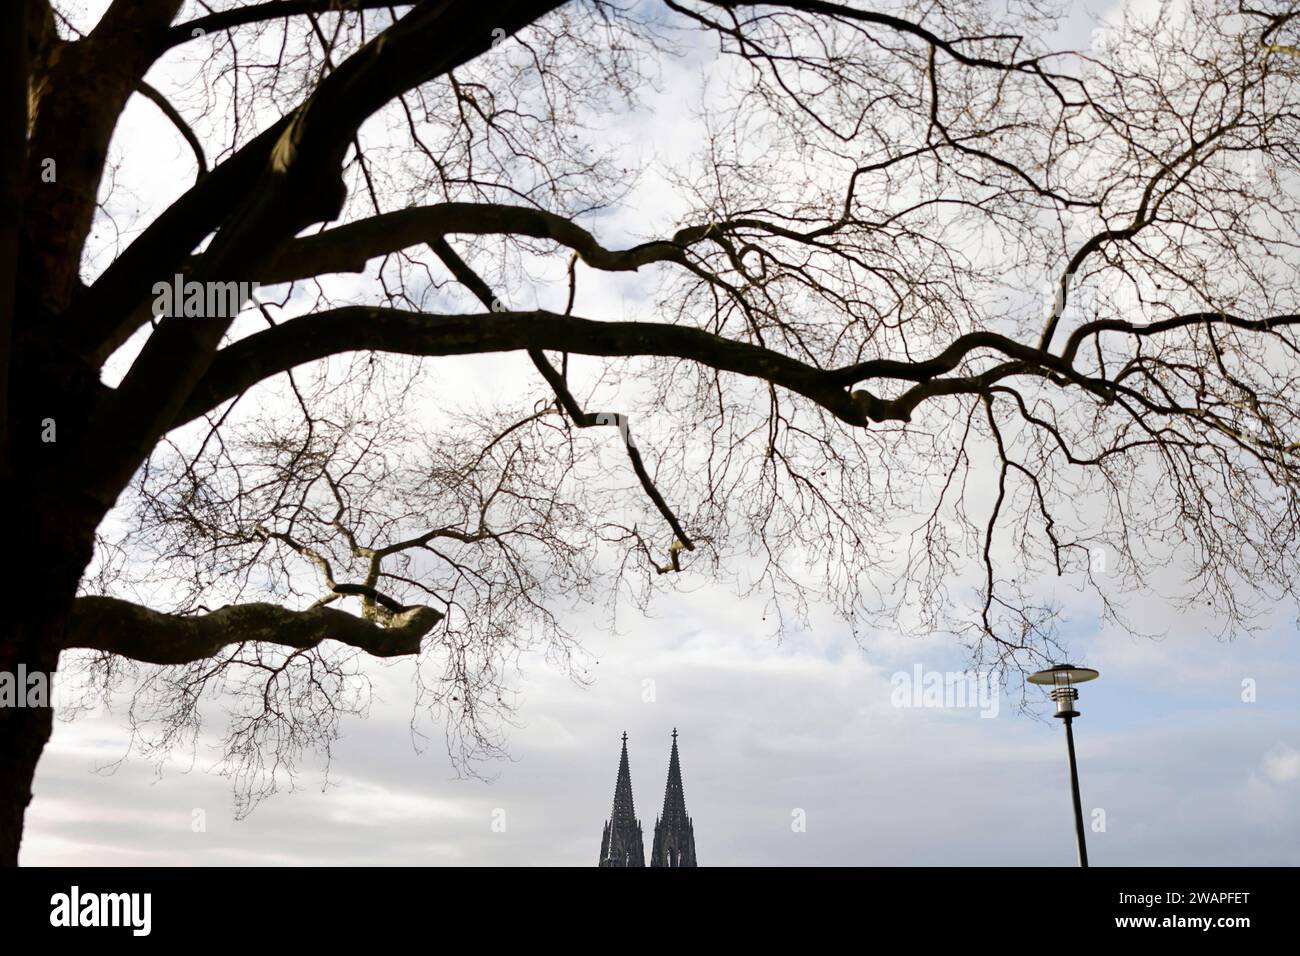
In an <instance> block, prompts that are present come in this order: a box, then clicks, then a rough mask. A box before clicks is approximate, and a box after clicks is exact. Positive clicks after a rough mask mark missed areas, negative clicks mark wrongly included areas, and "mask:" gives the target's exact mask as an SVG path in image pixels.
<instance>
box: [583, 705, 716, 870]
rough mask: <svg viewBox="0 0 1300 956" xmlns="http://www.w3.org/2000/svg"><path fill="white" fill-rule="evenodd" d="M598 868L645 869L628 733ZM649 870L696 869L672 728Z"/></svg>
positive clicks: (692, 826)
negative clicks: (629, 763) (635, 805)
mask: <svg viewBox="0 0 1300 956" xmlns="http://www.w3.org/2000/svg"><path fill="white" fill-rule="evenodd" d="M600 865H601V866H645V843H644V840H643V838H642V835H641V821H640V820H638V819H637V818H636V809H635V807H634V806H633V802H632V774H631V772H630V770H629V769H628V762H627V733H626V732H624V734H623V753H622V755H621V756H620V758H619V761H618V780H617V781H616V782H615V784H614V808H613V810H612V811H611V812H610V817H609V819H608V820H607V821H606V822H605V832H604V835H603V836H602V837H601V841H600ZM650 865H651V866H698V865H699V864H698V863H697V862H696V860H695V825H694V823H693V822H692V821H691V818H690V816H689V815H688V814H687V812H686V791H685V790H684V789H683V787H682V767H681V761H680V760H679V759H678V756H677V728H675V727H674V728H673V749H672V753H671V755H670V756H669V758H668V784H667V787H666V788H665V789H664V807H663V811H662V812H661V813H660V815H659V817H658V818H657V819H656V820H655V839H654V848H653V850H652V851H651V853H650Z"/></svg>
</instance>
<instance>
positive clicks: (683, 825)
mask: <svg viewBox="0 0 1300 956" xmlns="http://www.w3.org/2000/svg"><path fill="white" fill-rule="evenodd" d="M650 865H651V866H698V865H699V864H697V863H696V862H695V825H694V824H693V823H692V822H691V818H690V817H689V816H688V815H687V813H686V791H685V790H683V789H682V767H681V763H680V761H679V760H678V758H677V728H676V727H674V728H673V752H672V756H670V757H669V758H668V787H667V789H665V790H664V809H663V812H662V813H661V814H660V815H659V819H657V820H656V821H655V842H654V848H653V849H652V850H651V853H650Z"/></svg>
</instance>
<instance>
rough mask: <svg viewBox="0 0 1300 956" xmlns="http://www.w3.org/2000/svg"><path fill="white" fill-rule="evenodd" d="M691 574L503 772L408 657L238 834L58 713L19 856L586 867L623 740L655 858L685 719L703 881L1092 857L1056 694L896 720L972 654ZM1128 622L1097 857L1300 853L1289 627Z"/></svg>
mask: <svg viewBox="0 0 1300 956" xmlns="http://www.w3.org/2000/svg"><path fill="white" fill-rule="evenodd" d="M1076 29H1078V30H1083V31H1086V29H1088V27H1087V26H1086V25H1085V26H1078V25H1076ZM675 69H676V71H677V72H672V71H670V73H669V75H668V82H667V84H666V87H665V89H664V91H663V92H662V93H661V94H658V95H655V96H651V97H649V98H648V102H647V110H646V112H645V113H643V114H640V115H638V116H635V117H631V118H629V119H628V120H627V123H628V124H632V125H633V126H634V127H635V128H636V129H637V130H638V133H637V136H638V137H639V139H640V141H641V142H642V144H643V145H644V146H645V147H646V148H647V149H660V150H673V149H677V148H680V147H681V146H682V144H684V143H687V142H689V141H690V140H691V139H692V137H693V136H694V135H695V132H696V131H695V130H693V128H692V127H691V125H690V122H691V121H690V118H689V116H686V115H684V114H683V112H682V111H681V110H680V109H674V108H673V104H674V103H680V102H681V101H682V97H683V95H684V94H683V89H684V87H683V86H680V85H678V84H685V83H687V82H688V81H693V80H695V79H698V70H699V64H698V63H693V62H689V61H688V62H686V63H683V64H681V65H680V66H679V67H676V68H675ZM692 71H695V72H692ZM142 142H147V143H156V144H157V146H156V152H157V154H158V155H159V157H160V158H159V160H158V161H159V162H160V163H161V162H165V161H168V160H172V161H175V160H178V159H179V158H183V156H184V146H183V144H179V145H178V143H177V142H176V140H175V137H174V134H172V133H171V132H170V131H169V130H168V129H167V128H166V126H165V125H163V124H162V123H161V122H160V120H159V119H158V117H157V116H156V115H155V114H154V113H153V112H152V111H151V110H149V109H148V108H147V107H144V106H142V105H141V104H140V103H139V102H137V103H136V104H135V105H134V106H133V107H132V108H131V109H130V110H129V111H128V113H127V116H126V118H125V120H124V122H123V126H122V128H121V129H120V130H119V143H121V144H123V145H131V148H132V149H133V150H135V149H138V144H139V143H142ZM131 175H132V172H131V171H130V170H123V171H122V172H121V174H120V176H121V178H122V186H123V188H124V189H126V190H127V191H128V192H131V191H132V190H134V191H135V192H134V195H145V196H147V195H149V194H150V190H151V188H154V187H151V185H150V183H149V171H148V170H147V169H146V170H144V171H138V170H137V171H136V172H135V173H134V175H135V176H136V179H135V181H132V180H131V179H130V176H131ZM177 185H178V186H179V185H180V184H179V183H177ZM643 201H644V202H647V203H648V202H651V201H652V200H651V199H643ZM633 208H635V206H634V205H633ZM610 228H611V229H616V228H617V224H616V223H611V224H610ZM608 238H610V241H611V242H612V241H614V240H616V239H618V238H619V237H618V235H617V233H616V232H615V234H614V235H613V236H610V237H608ZM625 289H626V287H625V286H621V285H619V284H618V283H610V284H608V285H607V286H605V287H604V289H603V291H601V292H597V293H594V294H595V295H596V296H597V299H595V300H593V303H594V304H593V307H592V308H590V309H588V310H587V312H585V313H584V314H592V315H598V316H601V317H606V316H607V317H615V318H617V317H621V316H620V315H618V314H611V313H617V309H615V308H614V307H613V304H614V303H616V302H618V301H619V297H620V296H622V295H624V294H625ZM600 296H603V297H604V298H603V299H600V298H599V297H600ZM600 304H604V305H606V306H608V307H609V308H607V309H605V310H604V311H603V312H602V311H600V310H599V309H598V308H596V307H595V306H596V305H600ZM443 365H445V367H446V375H447V376H448V377H449V378H450V379H451V380H453V381H454V382H455V383H456V385H457V387H458V388H460V387H465V386H466V385H467V384H473V385H474V387H475V388H477V389H478V391H479V394H480V396H481V397H483V396H486V397H490V396H491V393H492V391H493V389H494V388H495V387H497V386H496V385H495V384H494V383H500V382H501V381H507V380H517V378H518V377H519V376H520V375H521V371H520V370H521V369H523V368H524V366H523V365H521V364H520V360H519V359H518V358H517V357H494V358H490V359H485V360H481V361H480V362H479V363H478V364H477V365H476V366H474V369H475V370H474V371H466V367H467V366H466V363H464V362H457V361H450V362H444V363H443ZM441 367H442V366H440V368H441ZM480 372H482V373H484V374H482V375H480V374H478V373H480ZM692 586H693V588H694V589H693V590H692V591H691V592H690V593H687V594H664V595H662V596H661V597H660V598H659V599H657V600H656V601H655V602H654V604H653V605H652V607H651V615H650V616H648V617H646V618H644V619H642V618H638V617H636V616H634V615H632V614H625V615H623V617H622V619H621V620H622V626H623V629H624V630H623V633H621V634H619V635H617V636H612V635H610V634H608V633H606V632H605V630H604V628H603V626H601V625H598V624H596V623H592V624H590V625H588V624H585V623H584V619H583V618H582V617H581V616H576V617H573V616H571V617H570V619H569V624H570V626H571V629H572V630H573V632H574V633H575V634H576V636H577V637H579V638H580V639H581V640H582V642H583V643H584V645H585V646H586V647H587V649H588V650H589V651H590V652H591V653H592V654H593V656H594V657H595V658H596V659H597V660H598V661H599V663H598V664H597V665H595V666H594V677H595V680H594V682H593V683H592V685H591V686H589V687H585V688H584V687H579V686H575V685H574V684H573V683H571V682H569V681H567V680H566V679H565V678H564V677H563V676H562V675H560V674H559V673H557V672H556V671H555V670H554V669H553V668H552V667H550V666H549V665H547V664H546V663H545V662H544V661H542V660H540V659H538V660H532V659H525V660H524V661H523V662H522V665H523V670H524V675H523V676H522V677H521V678H520V680H519V681H518V682H517V685H518V688H519V690H520V691H521V700H520V706H519V712H518V718H519V722H520V726H519V727H517V728H516V729H514V730H512V731H511V733H510V738H509V751H510V754H511V758H512V759H511V760H510V761H509V762H500V763H498V764H495V765H492V766H489V767H485V768H482V769H483V770H484V771H485V772H486V773H487V774H488V775H489V776H490V777H491V778H492V779H490V780H487V781H484V780H478V779H458V778H457V777H456V776H455V775H454V774H453V772H452V771H451V769H450V767H449V764H448V761H447V757H446V754H445V752H443V751H442V750H441V749H440V745H439V743H438V742H436V741H435V742H433V743H432V744H431V745H430V746H428V747H427V748H426V749H425V750H424V752H422V753H417V752H416V750H415V748H414V747H413V745H412V740H411V735H410V733H409V730H408V724H409V721H410V716H411V711H412V701H413V697H414V694H413V690H412V684H411V678H412V673H413V669H412V667H411V665H410V664H409V663H407V662H396V663H391V664H379V663H377V662H376V663H373V664H372V665H371V666H369V668H368V674H369V676H370V677H371V679H372V680H373V681H374V685H375V689H376V698H377V699H376V701H375V703H374V705H373V706H372V708H371V712H370V715H369V717H368V718H367V719H364V720H362V719H353V720H350V721H346V722H345V723H344V725H343V733H344V736H343V739H342V740H341V741H340V742H339V743H338V746H337V747H336V750H335V753H334V759H333V765H332V768H331V770H330V773H329V787H328V789H325V790H324V791H323V792H322V782H323V779H324V775H323V772H322V769H321V768H319V767H311V766H307V767H304V769H303V771H302V773H301V774H300V776H299V780H298V785H299V788H300V789H299V790H298V791H297V792H294V793H288V792H284V793H280V794H277V795H275V796H273V797H271V798H270V799H268V800H267V801H265V802H264V803H263V804H261V805H260V806H259V807H258V808H257V809H256V810H255V811H254V812H253V813H252V814H251V815H250V816H248V817H247V818H246V819H243V820H238V821H237V820H236V819H234V812H233V807H234V800H233V794H232V789H231V784H230V782H229V781H228V780H226V779H224V778H222V777H220V776H218V775H216V774H212V773H209V772H207V768H208V766H209V765H210V764H211V763H212V761H213V755H211V754H205V753H204V752H202V751H201V752H200V753H199V754H198V756H197V757H196V758H195V759H193V760H191V759H190V758H189V757H188V756H185V757H184V759H179V758H178V759H177V760H175V761H173V762H172V763H170V764H168V765H167V766H166V767H165V768H163V772H162V773H161V774H159V773H158V772H157V769H156V768H155V767H154V765H152V764H150V763H148V762H145V761H142V760H138V759H131V760H128V761H126V762H125V763H123V764H121V765H119V766H116V769H113V770H111V771H110V770H108V769H106V768H109V767H111V766H112V765H114V764H116V762H117V761H118V760H119V758H120V757H121V756H122V755H123V753H124V752H125V750H126V748H127V743H128V740H127V734H126V731H125V728H124V724H123V722H122V720H121V718H120V715H114V714H101V715H96V716H92V717H89V718H84V719H79V720H77V721H74V722H71V723H63V722H61V723H59V724H58V725H57V729H56V731H55V734H54V738H53V740H52V742H51V744H50V746H49V747H48V748H47V750H46V752H45V755H44V757H43V758H42V761H41V764H40V768H39V772H38V774H37V779H36V783H35V800H34V802H33V804H32V806H31V808H30V809H29V812H28V818H27V819H28V823H27V831H26V836H25V840H24V843H23V848H22V854H21V862H22V863H24V864H27V865H33V864H128V865H129V864H178V865H181V864H203V865H214V864H328V863H338V864H466V865H481V864H494V865H495V864H519V865H575V866H589V865H594V864H595V862H596V860H597V856H598V853H599V849H600V837H601V828H602V826H603V824H604V822H605V820H606V818H607V817H608V814H609V811H610V805H611V801H612V797H613V790H614V779H615V772H616V770H617V765H618V752H619V737H620V735H621V733H622V732H623V731H624V730H626V731H627V733H628V735H629V754H630V763H631V772H632V784H633V791H634V794H635V800H636V807H637V813H638V816H639V817H640V819H641V821H642V825H643V828H644V831H645V835H646V851H647V854H648V852H649V849H650V843H651V839H652V833H653V824H654V818H655V815H656V813H657V812H658V810H659V808H660V806H661V805H662V801H663V793H664V783H665V778H666V774H667V767H668V754H669V747H670V743H671V737H670V735H671V732H672V730H673V728H674V727H676V728H677V729H678V731H679V733H680V737H679V747H680V753H681V761H682V774H683V780H684V785H685V792H686V803H687V808H688V810H689V811H690V813H691V815H692V816H693V818H694V823H695V837H696V848H697V854H698V858H699V860H700V863H701V865H706V866H707V865H780V864H806V865H830V864H840V865H846V864H850V865H851V864H868V865H869V864H904V865H906V864H923V865H946V864H957V865H964V864H1021V865H1055V864H1060V865H1068V864H1070V863H1072V862H1073V859H1074V845H1073V843H1074V834H1073V829H1072V821H1071V808H1070V798H1069V793H1068V789H1067V786H1068V785H1067V776H1066V762H1065V748H1064V741H1063V734H1062V728H1061V726H1060V722H1059V721H1056V720H1052V719H1050V712H1051V708H1050V704H1048V703H1047V701H1046V699H1045V698H1044V697H1043V696H1042V695H1040V694H1038V692H1037V691H1035V692H1034V694H1033V696H1031V697H1030V698H1029V700H1028V706H1027V708H1026V709H1025V710H1022V709H1021V708H1020V707H1019V704H1020V695H1019V687H1018V686H1017V685H1012V687H1011V688H1009V689H1008V691H1007V692H1006V693H1004V694H1003V695H1002V696H1001V697H1000V698H998V699H997V700H996V701H995V702H994V705H993V706H985V707H983V708H981V707H906V706H896V704H897V700H896V698H895V695H894V691H895V687H896V685H897V681H896V680H894V678H895V675H897V674H900V673H902V674H907V675H911V674H913V673H914V670H915V668H917V667H920V668H921V669H922V672H923V673H930V672H934V671H938V672H953V671H961V670H963V669H964V668H965V667H966V661H965V659H964V657H963V656H962V653H961V651H960V649H959V648H956V647H955V646H953V645H952V644H951V642H949V641H947V640H946V639H944V638H940V637H935V638H932V639H923V640H903V639H900V638H897V637H895V636H893V635H892V634H889V633H883V632H882V633H871V632H868V633H867V634H865V635H864V636H863V637H862V639H861V640H860V641H859V642H855V641H854V640H853V639H851V638H850V637H849V635H848V628H847V627H846V625H845V624H844V623H843V622H841V621H838V620H836V619H835V618H834V617H833V616H832V615H830V614H829V613H828V612H824V611H821V610H819V609H814V611H813V625H812V627H810V628H808V629H806V630H803V631H798V632H796V633H792V634H789V635H788V636H787V637H786V638H785V639H784V640H783V641H781V642H777V641H775V640H773V639H772V638H771V637H770V636H769V632H770V627H769V624H768V622H766V621H765V620H764V619H763V608H762V605H761V603H760V602H757V601H745V600H739V599H737V598H736V597H735V595H734V594H733V593H732V592H731V591H730V590H728V589H727V588H726V587H725V586H724V585H708V584H701V585H699V586H694V585H692ZM1131 610H1132V611H1133V613H1134V614H1135V615H1136V623H1137V624H1139V625H1151V626H1152V629H1154V630H1167V631H1168V634H1169V636H1168V637H1167V638H1166V639H1164V640H1163V641H1159V642H1155V641H1146V640H1138V639H1133V638H1130V637H1128V636H1127V635H1124V634H1121V633H1119V632H1116V631H1110V630H1107V629H1105V628H1103V627H1102V626H1101V624H1100V622H1099V617H1098V614H1097V609H1096V607H1095V606H1094V605H1092V604H1091V603H1089V602H1087V601H1076V603H1074V604H1072V605H1071V608H1070V614H1069V620H1070V623H1069V625H1068V627H1067V630H1066V633H1065V635H1064V636H1065V638H1066V642H1067V644H1068V646H1069V648H1070V651H1071V654H1072V656H1073V657H1074V659H1075V660H1076V661H1077V662H1080V663H1086V664H1088V665H1089V666H1092V667H1096V668H1098V669H1100V670H1101V672H1102V677H1101V680H1100V681H1098V682H1097V683H1094V684H1090V685H1087V686H1086V687H1084V688H1083V689H1082V694H1081V702H1080V709H1081V711H1082V713H1083V716H1082V717H1081V718H1080V719H1079V721H1078V722H1077V723H1076V731H1077V745H1078V754H1079V761H1080V772H1081V780H1082V790H1083V802H1084V808H1085V812H1086V813H1087V815H1088V818H1089V821H1090V824H1091V827H1092V830H1091V832H1090V833H1089V851H1090V854H1091V856H1092V861H1093V862H1094V864H1096V865H1156V864H1175V865H1177V864H1292V865H1294V864H1298V863H1300V729H1297V728H1300V721H1297V720H1296V714H1297V712H1300V650H1297V642H1296V635H1295V622H1294V617H1293V615H1290V614H1286V613H1280V614H1279V615H1278V620H1277V621H1276V622H1274V623H1273V625H1272V626H1271V627H1270V628H1268V630H1267V631H1266V633H1263V634H1261V635H1260V636H1258V637H1256V638H1254V639H1249V640H1243V641H1238V642H1235V643H1220V642H1218V641H1216V640H1215V639H1214V637H1213V636H1212V632H1213V627H1212V623H1213V622H1208V621H1200V620H1197V619H1196V618H1195V617H1177V616H1176V615H1175V614H1174V612H1173V611H1172V609H1170V608H1168V607H1166V606H1164V605H1163V604H1162V603H1160V602H1159V601H1157V600H1155V599H1152V600H1150V601H1149V602H1148V601H1144V602H1141V603H1140V605H1139V606H1137V607H1135V608H1131ZM575 613H576V612H575ZM592 620H593V622H594V621H595V618H594V617H593V618H592ZM1244 688H1246V689H1253V694H1252V693H1246V692H1244V690H1243V689H1244ZM986 703H987V702H986ZM196 811H202V819H203V823H204V827H203V828H202V830H201V832H196V830H195V827H194V821H195V819H196ZM800 821H803V825H802V826H800V825H798V824H799V822H800Z"/></svg>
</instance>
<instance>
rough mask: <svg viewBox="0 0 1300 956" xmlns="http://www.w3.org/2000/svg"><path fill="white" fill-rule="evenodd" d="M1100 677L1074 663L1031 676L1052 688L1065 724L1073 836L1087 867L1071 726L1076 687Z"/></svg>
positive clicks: (1077, 771) (1059, 715)
mask: <svg viewBox="0 0 1300 956" xmlns="http://www.w3.org/2000/svg"><path fill="white" fill-rule="evenodd" d="M1099 676H1100V675H1099V674H1098V673H1097V671H1095V670H1093V669H1092V668H1091V667H1075V666H1074V665H1073V664H1057V665H1056V666H1055V667H1049V668H1047V670H1042V671H1038V672H1037V673H1035V674H1030V675H1029V682H1030V683H1031V684H1044V685H1046V686H1049V687H1051V688H1052V700H1054V701H1055V702H1056V714H1055V716H1057V717H1060V718H1061V719H1062V720H1064V721H1065V749H1066V750H1067V751H1068V752H1069V755H1070V793H1071V795H1072V796H1073V797H1074V834H1075V837H1076V838H1077V839H1078V841H1079V865H1080V866H1087V865H1088V847H1087V844H1086V843H1085V842H1084V838H1083V804H1082V802H1081V801H1080V800H1079V767H1078V764H1076V763H1075V759H1074V730H1073V727H1072V723H1073V721H1074V718H1076V717H1078V716H1079V712H1078V711H1077V710H1075V709H1074V702H1075V701H1076V700H1078V699H1079V692H1078V690H1076V689H1075V686H1074V685H1075V684H1082V683H1084V682H1085V681H1090V680H1096V679H1097V677H1099Z"/></svg>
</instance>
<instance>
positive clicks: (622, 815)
mask: <svg viewBox="0 0 1300 956" xmlns="http://www.w3.org/2000/svg"><path fill="white" fill-rule="evenodd" d="M600 865H601V866H645V843H644V842H643V841H642V839H641V821H640V820H638V819H637V818H636V808H635V807H633V805H632V775H631V773H629V772H628V768H627V731H624V732H623V756H622V757H620V758H619V761H618V782H617V783H615V784H614V809H613V811H612V812H611V813H610V815H609V819H608V820H607V821H606V822H605V835H604V836H603V837H601V840H600Z"/></svg>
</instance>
